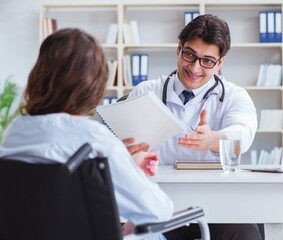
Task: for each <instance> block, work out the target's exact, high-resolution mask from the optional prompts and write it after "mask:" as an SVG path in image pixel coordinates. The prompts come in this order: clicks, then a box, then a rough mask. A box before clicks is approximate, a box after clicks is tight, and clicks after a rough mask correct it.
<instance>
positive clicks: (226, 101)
mask: <svg viewBox="0 0 283 240" xmlns="http://www.w3.org/2000/svg"><path fill="white" fill-rule="evenodd" d="M178 38H179V41H178V47H177V56H178V68H177V71H174V72H172V74H170V75H169V76H160V77H159V78H158V79H155V80H150V81H144V82H142V83H140V84H139V85H138V86H136V87H135V88H134V89H133V90H132V92H131V93H130V94H129V96H128V98H132V97H134V96H137V95H140V94H143V93H146V92H148V91H153V92H154V93H155V94H156V95H157V96H158V97H159V98H160V99H161V100H162V101H163V102H164V104H166V106H167V107H168V108H169V109H170V110H171V111H172V112H173V113H174V114H175V115H176V116H177V117H178V118H179V119H180V120H182V121H183V122H184V123H185V124H186V125H187V130H186V131H185V132H182V133H180V134H179V135H177V136H175V137H173V138H171V139H169V140H168V141H166V142H165V143H164V144H162V145H161V146H159V147H158V148H155V149H152V150H154V151H158V153H159V162H160V164H173V163H174V162H175V161H201V160H215V161H219V135H220V132H221V131H234V130H236V131H240V132H241V134H242V139H241V140H242V141H241V151H242V153H243V152H246V151H247V150H248V149H249V147H250V145H251V144H252V142H253V139H254V136H255V132H256V129H257V116H256V109H255V106H254V104H253V101H252V100H251V98H250V96H249V95H248V93H247V91H246V90H245V89H243V88H241V87H238V86H236V85H235V84H233V83H231V82H228V81H226V79H225V78H224V77H223V76H219V75H217V74H218V73H219V70H220V69H221V67H222V65H223V63H224V58H225V55H226V53H227V52H228V50H229V49H230V43H231V38H230V31H229V26H228V24H227V23H226V22H225V21H224V20H222V19H219V18H218V17H216V16H212V15H209V14H206V15H200V16H199V17H197V18H196V19H194V20H193V21H191V22H190V23H189V24H188V25H187V26H185V28H184V29H183V30H182V31H181V33H180V34H179V36H178ZM164 131H166V129H164ZM124 143H125V144H126V145H130V144H133V143H134V139H125V140H124ZM134 144H135V143H134ZM148 148H150V146H148V145H147V144H146V143H140V144H136V145H133V146H131V147H128V150H129V151H130V152H131V153H133V152H136V151H140V150H147V149H148ZM188 201H189V199H188ZM210 231H211V239H212V240H220V239H221V240H222V239H223V240H230V239H231V240H232V239H233V240H258V239H259V240H260V239H262V238H261V236H260V233H259V229H258V226H257V225H256V224H242V225H241V224H210ZM197 232H198V230H197V229H196V226H190V227H183V228H180V229H178V230H177V231H176V230H175V231H172V232H169V233H168V234H165V235H166V237H167V239H168V240H175V239H178V240H182V239H184V240H185V239H186V240H188V239H194V238H199V236H198V234H197Z"/></svg>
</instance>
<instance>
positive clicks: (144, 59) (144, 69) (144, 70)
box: [140, 54, 148, 81]
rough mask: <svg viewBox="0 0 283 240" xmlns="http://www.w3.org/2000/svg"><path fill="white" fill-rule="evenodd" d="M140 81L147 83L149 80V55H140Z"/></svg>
mask: <svg viewBox="0 0 283 240" xmlns="http://www.w3.org/2000/svg"><path fill="white" fill-rule="evenodd" d="M140 63H141V66H140V80H141V81H145V80H147V78H148V54H141V55H140Z"/></svg>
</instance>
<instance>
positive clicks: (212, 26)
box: [178, 14, 231, 57]
mask: <svg viewBox="0 0 283 240" xmlns="http://www.w3.org/2000/svg"><path fill="white" fill-rule="evenodd" d="M178 38H179V40H180V42H181V44H182V45H183V44H184V43H185V42H188V41H191V40H194V39H198V38H200V39H202V40H203V41H204V42H206V43H208V44H214V45H217V46H218V47H219V51H220V57H223V56H225V55H226V53H227V52H228V51H229V49H230V44H231V37H230V30H229V26H228V24H227V22H225V21H224V20H222V19H220V18H218V17H217V16H213V15H210V14H204V15H200V16H198V17H196V18H195V19H194V20H192V21H191V22H189V23H188V24H187V25H186V26H185V27H184V29H183V30H182V31H181V32H180V34H179V36H178Z"/></svg>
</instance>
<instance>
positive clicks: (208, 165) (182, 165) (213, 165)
mask: <svg viewBox="0 0 283 240" xmlns="http://www.w3.org/2000/svg"><path fill="white" fill-rule="evenodd" d="M174 167H175V168H176V169H179V170H190V169H191V170H200V169H215V170H217V169H222V165H221V163H220V162H210V161H203V162H176V163H175V164H174Z"/></svg>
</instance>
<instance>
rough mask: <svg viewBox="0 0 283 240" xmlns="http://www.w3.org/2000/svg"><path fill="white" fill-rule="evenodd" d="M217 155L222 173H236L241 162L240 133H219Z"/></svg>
mask: <svg viewBox="0 0 283 240" xmlns="http://www.w3.org/2000/svg"><path fill="white" fill-rule="evenodd" d="M219 154H220V161H221V165H222V168H223V170H224V172H226V173H230V172H236V171H237V170H238V168H239V165H240V161H241V132H232V131H231V132H221V135H220V138H219Z"/></svg>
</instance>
